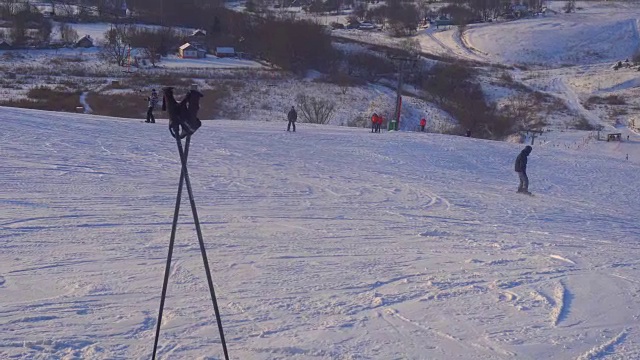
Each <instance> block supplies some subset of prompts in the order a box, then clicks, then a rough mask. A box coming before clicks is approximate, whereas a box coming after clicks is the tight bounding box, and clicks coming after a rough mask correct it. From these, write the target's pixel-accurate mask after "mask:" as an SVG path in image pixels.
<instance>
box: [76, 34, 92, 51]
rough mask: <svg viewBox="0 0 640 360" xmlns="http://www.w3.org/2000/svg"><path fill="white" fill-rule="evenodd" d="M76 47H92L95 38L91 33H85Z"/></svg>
mask: <svg viewBox="0 0 640 360" xmlns="http://www.w3.org/2000/svg"><path fill="white" fill-rule="evenodd" d="M75 46H76V47H81V48H90V47H93V39H92V38H91V36H89V35H85V36H83V37H81V38H80V40H78V41H76V44H75Z"/></svg>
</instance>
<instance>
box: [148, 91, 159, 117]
mask: <svg viewBox="0 0 640 360" xmlns="http://www.w3.org/2000/svg"><path fill="white" fill-rule="evenodd" d="M147 101H148V102H149V105H148V107H147V121H145V122H146V123H155V122H156V118H155V117H154V116H153V109H155V108H156V105H158V93H157V92H156V89H151V96H149V97H147Z"/></svg>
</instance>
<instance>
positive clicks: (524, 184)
mask: <svg viewBox="0 0 640 360" xmlns="http://www.w3.org/2000/svg"><path fill="white" fill-rule="evenodd" d="M531 150H533V148H532V147H531V146H529V145H527V146H525V148H524V149H523V150H522V151H521V152H520V154H519V155H518V157H516V166H515V169H516V172H517V173H518V177H519V178H520V186H518V192H519V193H524V194H529V195H531V193H530V192H529V178H528V177H527V156H529V154H531Z"/></svg>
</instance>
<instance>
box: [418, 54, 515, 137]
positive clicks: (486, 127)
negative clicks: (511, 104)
mask: <svg viewBox="0 0 640 360" xmlns="http://www.w3.org/2000/svg"><path fill="white" fill-rule="evenodd" d="M475 74H476V72H475V70H474V69H472V68H470V67H467V66H463V65H461V64H457V63H452V64H438V65H436V66H434V67H433V68H431V69H430V70H429V72H428V73H427V74H426V76H424V77H423V78H422V84H421V85H422V89H423V90H424V91H426V92H427V93H428V94H429V95H430V97H431V100H432V101H434V102H435V103H437V104H438V105H439V106H440V107H441V108H442V109H443V110H444V111H446V112H448V113H449V114H451V115H452V116H453V117H454V118H455V119H457V120H458V123H459V125H460V126H461V127H462V128H464V129H471V131H472V133H473V134H476V135H477V136H478V137H484V138H490V139H499V138H503V137H504V136H506V135H508V134H510V133H512V132H513V131H514V128H515V125H516V122H517V121H516V119H513V118H510V117H508V116H504V115H502V114H499V113H498V111H497V110H496V108H495V106H494V105H493V104H488V103H487V102H486V100H485V97H484V93H483V92H482V87H481V86H480V84H478V83H477V82H476V81H475V79H474V77H475Z"/></svg>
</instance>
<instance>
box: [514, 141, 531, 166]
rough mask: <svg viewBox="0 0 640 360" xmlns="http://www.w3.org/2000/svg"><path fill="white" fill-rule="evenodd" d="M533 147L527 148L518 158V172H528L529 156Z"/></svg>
mask: <svg viewBox="0 0 640 360" xmlns="http://www.w3.org/2000/svg"><path fill="white" fill-rule="evenodd" d="M531 150H532V148H531V146H526V147H525V148H524V150H522V151H521V152H520V154H519V155H518V157H516V166H515V169H516V172H527V156H529V154H531Z"/></svg>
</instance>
